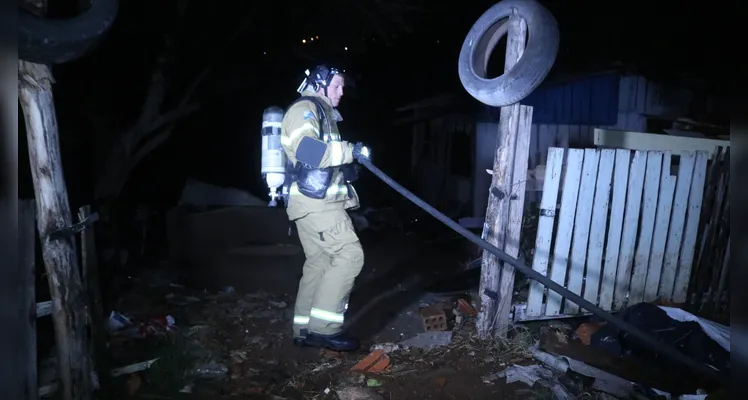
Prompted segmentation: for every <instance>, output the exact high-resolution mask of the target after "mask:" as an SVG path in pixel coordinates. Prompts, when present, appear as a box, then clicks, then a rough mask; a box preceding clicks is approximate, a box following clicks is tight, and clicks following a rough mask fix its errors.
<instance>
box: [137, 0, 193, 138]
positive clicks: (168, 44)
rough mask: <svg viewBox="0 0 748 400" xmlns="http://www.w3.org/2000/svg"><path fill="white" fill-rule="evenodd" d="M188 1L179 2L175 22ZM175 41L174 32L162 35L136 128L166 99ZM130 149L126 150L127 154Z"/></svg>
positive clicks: (157, 112) (152, 116)
mask: <svg viewBox="0 0 748 400" xmlns="http://www.w3.org/2000/svg"><path fill="white" fill-rule="evenodd" d="M187 4H188V1H186V0H185V1H180V2H179V3H178V7H177V22H179V21H182V19H183V18H184V14H185V12H186V10H187ZM175 41H176V33H175V30H172V31H168V32H167V33H165V34H164V35H163V38H162V45H161V52H160V54H159V56H158V57H157V58H156V65H155V67H154V68H153V73H152V74H151V86H150V87H149V89H148V94H147V95H146V98H145V101H144V102H143V108H142V110H141V112H140V117H139V118H138V122H137V123H136V124H135V125H136V126H145V125H148V124H149V123H150V121H152V120H153V119H154V118H156V116H157V115H158V114H159V112H160V111H161V107H162V105H163V102H164V98H165V97H166V90H167V88H168V84H167V81H166V77H165V74H164V72H165V70H166V65H167V64H168V62H169V56H170V54H171V53H172V52H173V50H174V43H175ZM140 139H142V138H141V137H137V138H134V142H132V143H129V144H128V147H130V146H134V145H135V144H137V142H139V141H140ZM129 150H130V148H128V153H129Z"/></svg>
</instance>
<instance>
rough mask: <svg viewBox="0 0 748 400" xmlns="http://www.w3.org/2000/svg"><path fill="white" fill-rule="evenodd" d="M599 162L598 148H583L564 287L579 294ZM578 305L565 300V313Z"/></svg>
mask: <svg viewBox="0 0 748 400" xmlns="http://www.w3.org/2000/svg"><path fill="white" fill-rule="evenodd" d="M599 162H600V150H596V149H585V150H584V164H583V166H582V176H581V179H580V183H579V198H578V200H577V212H576V217H575V220H574V236H573V240H574V241H573V242H572V247H571V262H570V264H569V267H568V270H569V282H568V284H567V285H566V287H567V288H568V289H569V290H571V291H572V292H574V293H576V294H579V295H581V294H582V284H583V283H584V270H585V265H586V264H587V262H586V261H587V245H588V244H589V240H590V220H591V219H592V204H593V201H594V199H595V183H596V182H597V167H598V164H599ZM577 312H579V306H577V305H576V303H573V302H571V301H568V300H567V301H566V304H565V306H564V313H565V314H576V313H577Z"/></svg>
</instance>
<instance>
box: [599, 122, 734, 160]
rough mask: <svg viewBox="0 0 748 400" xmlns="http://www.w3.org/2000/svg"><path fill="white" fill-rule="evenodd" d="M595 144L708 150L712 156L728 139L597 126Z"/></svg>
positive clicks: (675, 151)
mask: <svg viewBox="0 0 748 400" xmlns="http://www.w3.org/2000/svg"><path fill="white" fill-rule="evenodd" d="M595 146H599V147H615V148H623V149H630V150H642V151H650V150H659V151H671V152H672V153H673V155H683V154H685V153H688V152H693V151H708V152H709V157H710V158H712V157H714V155H715V149H716V148H717V147H718V146H722V147H725V148H727V147H730V141H728V140H716V139H700V138H689V137H682V136H670V135H659V134H655V133H645V132H632V131H619V130H611V129H599V128H598V129H595Z"/></svg>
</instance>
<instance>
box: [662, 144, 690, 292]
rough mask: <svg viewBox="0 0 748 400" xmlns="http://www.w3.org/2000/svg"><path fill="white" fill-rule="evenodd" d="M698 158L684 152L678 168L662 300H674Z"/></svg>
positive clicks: (663, 277) (664, 269) (663, 275)
mask: <svg viewBox="0 0 748 400" xmlns="http://www.w3.org/2000/svg"><path fill="white" fill-rule="evenodd" d="M695 161H696V157H695V156H694V154H693V152H684V153H681V156H680V165H679V166H678V180H677V182H676V185H675V197H674V199H673V211H672V214H671V217H670V227H669V232H668V239H667V245H666V246H665V261H664V263H663V265H662V274H661V275H660V291H659V293H658V297H659V298H660V299H662V300H666V301H670V300H672V299H673V288H674V287H675V276H676V272H677V269H678V255H679V253H680V247H681V242H682V240H683V226H684V224H685V219H686V207H687V206H688V193H689V192H690V190H691V178H692V176H693V167H694V163H695Z"/></svg>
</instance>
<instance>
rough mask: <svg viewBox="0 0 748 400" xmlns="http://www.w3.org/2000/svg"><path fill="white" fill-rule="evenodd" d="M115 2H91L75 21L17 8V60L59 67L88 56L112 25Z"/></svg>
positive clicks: (106, 0) (107, 0) (114, 0)
mask: <svg viewBox="0 0 748 400" xmlns="http://www.w3.org/2000/svg"><path fill="white" fill-rule="evenodd" d="M118 8H119V3H118V0H93V1H92V4H91V7H89V9H88V10H87V11H86V12H85V13H83V14H81V15H78V16H77V17H75V18H70V19H64V20H55V19H46V18H42V17H39V16H37V15H34V14H32V13H30V12H28V11H26V10H24V9H22V8H19V9H18V28H19V30H18V58H20V59H21V60H26V61H31V62H35V63H39V64H62V63H66V62H69V61H73V60H77V59H79V58H81V57H83V56H84V55H86V54H88V53H89V52H90V51H91V50H92V49H93V48H94V47H96V45H97V44H98V43H99V42H100V41H101V39H102V38H103V37H104V35H105V34H106V33H107V32H108V31H109V29H110V28H111V27H112V24H113V23H114V19H115V18H116V16H117V11H118Z"/></svg>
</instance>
